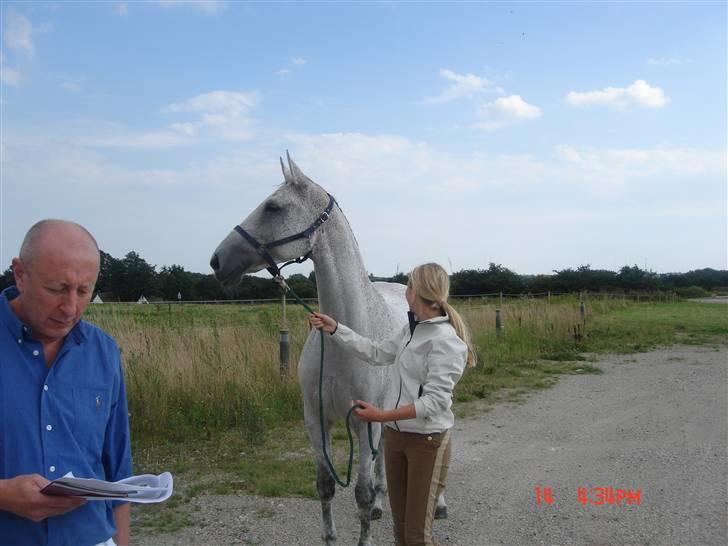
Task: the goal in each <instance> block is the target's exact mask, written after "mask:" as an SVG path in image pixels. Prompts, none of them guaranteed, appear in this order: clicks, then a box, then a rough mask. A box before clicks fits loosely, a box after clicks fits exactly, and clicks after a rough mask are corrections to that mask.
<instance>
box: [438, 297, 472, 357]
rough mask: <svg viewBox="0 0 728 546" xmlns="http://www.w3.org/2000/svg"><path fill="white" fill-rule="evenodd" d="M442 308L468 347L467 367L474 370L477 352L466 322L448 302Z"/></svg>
mask: <svg viewBox="0 0 728 546" xmlns="http://www.w3.org/2000/svg"><path fill="white" fill-rule="evenodd" d="M441 306H442V309H443V310H444V311H445V312H446V313H447V316H448V317H449V318H450V324H452V327H453V328H455V333H456V334H457V335H458V337H459V338H460V339H462V340H463V341H464V342H465V344H466V345H467V346H468V358H467V367H468V368H474V367H475V362H476V358H475V351H474V350H473V344H472V343H471V341H470V331H469V330H468V327H467V325H466V324H465V321H463V319H462V317H461V316H460V313H458V312H457V311H456V310H455V308H454V307H453V306H452V305H450V304H449V303H448V302H443V303H442V304H441Z"/></svg>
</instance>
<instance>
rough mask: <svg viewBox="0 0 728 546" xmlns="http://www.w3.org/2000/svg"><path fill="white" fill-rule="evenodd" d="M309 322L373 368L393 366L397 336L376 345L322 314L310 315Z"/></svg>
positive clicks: (398, 338) (398, 341) (397, 345)
mask: <svg viewBox="0 0 728 546" xmlns="http://www.w3.org/2000/svg"><path fill="white" fill-rule="evenodd" d="M309 321H310V322H311V326H313V327H314V328H318V329H321V330H323V331H324V332H328V333H329V334H331V336H332V339H334V340H335V341H336V342H337V344H338V345H339V346H340V347H343V348H344V349H346V350H347V351H348V352H350V353H351V354H353V355H354V356H356V357H357V358H359V359H361V360H365V361H367V362H369V363H370V364H373V365H375V366H387V365H390V364H394V359H395V358H396V357H397V351H398V350H399V345H400V340H401V337H400V336H399V335H395V336H393V337H391V338H390V339H388V340H386V341H384V342H382V343H376V342H374V341H372V340H371V339H369V338H366V337H364V336H360V335H359V334H357V333H356V332H355V331H354V330H352V329H351V328H349V327H348V326H345V325H344V324H339V323H338V322H336V321H335V320H334V319H333V318H331V317H330V316H328V315H324V314H323V313H311V314H310V315H309Z"/></svg>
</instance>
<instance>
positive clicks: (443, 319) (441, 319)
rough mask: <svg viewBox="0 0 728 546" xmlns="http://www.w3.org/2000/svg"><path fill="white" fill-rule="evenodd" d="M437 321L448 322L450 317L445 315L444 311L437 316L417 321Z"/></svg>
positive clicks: (434, 322) (424, 322)
mask: <svg viewBox="0 0 728 546" xmlns="http://www.w3.org/2000/svg"><path fill="white" fill-rule="evenodd" d="M438 322H450V317H449V316H447V313H445V314H444V315H441V316H439V317H432V318H430V319H427V320H421V321H419V323H420V324H437V323H438Z"/></svg>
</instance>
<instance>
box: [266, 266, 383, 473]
mask: <svg viewBox="0 0 728 546" xmlns="http://www.w3.org/2000/svg"><path fill="white" fill-rule="evenodd" d="M275 280H276V282H277V283H278V284H280V285H281V287H282V288H283V289H284V290H287V291H288V292H290V293H291V295H292V296H293V297H294V298H295V300H296V301H297V302H298V303H300V304H301V305H303V307H304V309H306V311H308V312H309V313H313V312H314V311H313V309H311V308H310V307H309V306H308V305H306V303H305V302H304V301H303V300H302V299H301V298H299V297H298V294H296V293H295V292H294V291H293V289H292V288H291V287H290V286H288V285H287V284H286V282H285V281H284V280H283V278H282V277H278V278H276V279H275ZM319 334H320V336H319V338H320V339H321V361H320V363H319V423H320V425H321V444H322V448H323V452H324V460H325V461H326V466H327V467H328V469H329V472H331V475H332V476H333V478H334V480H336V483H338V484H339V485H340V486H342V487H348V486H349V484H350V483H351V467H352V464H353V462H354V439H353V437H352V435H351V422H350V421H351V414H352V412H353V411H354V409H356V408H362V406H360V405H358V404H354V405H353V406H351V407H350V408H349V411H348V412H347V413H346V434H347V436H348V437H349V464H348V466H347V468H346V481H345V482H344V481H342V480H341V478H339V475H338V474H337V473H336V469H335V468H334V464H333V463H332V462H331V458H330V457H329V454H328V452H327V451H326V429H325V427H324V396H323V391H324V331H323V330H319ZM382 426H384V425H382ZM367 432H368V434H369V448H370V449H371V450H372V460H374V459H376V457H377V454H378V453H379V448H380V447H381V445H382V436H383V434H381V433H380V436H379V445H378V446H377V447H376V448H375V447H374V440H373V439H372V423H371V422H368V423H367Z"/></svg>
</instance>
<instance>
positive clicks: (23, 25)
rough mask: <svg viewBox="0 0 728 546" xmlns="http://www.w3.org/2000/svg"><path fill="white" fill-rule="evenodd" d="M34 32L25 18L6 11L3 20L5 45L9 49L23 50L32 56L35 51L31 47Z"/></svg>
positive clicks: (11, 10)
mask: <svg viewBox="0 0 728 546" xmlns="http://www.w3.org/2000/svg"><path fill="white" fill-rule="evenodd" d="M35 30H37V29H34V28H33V25H32V24H31V22H30V20H29V19H28V18H27V17H25V16H24V15H21V14H20V13H17V12H16V11H15V10H13V9H10V10H8V12H7V14H6V18H5V44H6V45H7V46H8V47H9V48H10V49H14V50H24V51H26V52H27V53H29V54H31V55H32V54H33V53H34V51H35V47H34V45H33V32H34V31H35Z"/></svg>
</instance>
